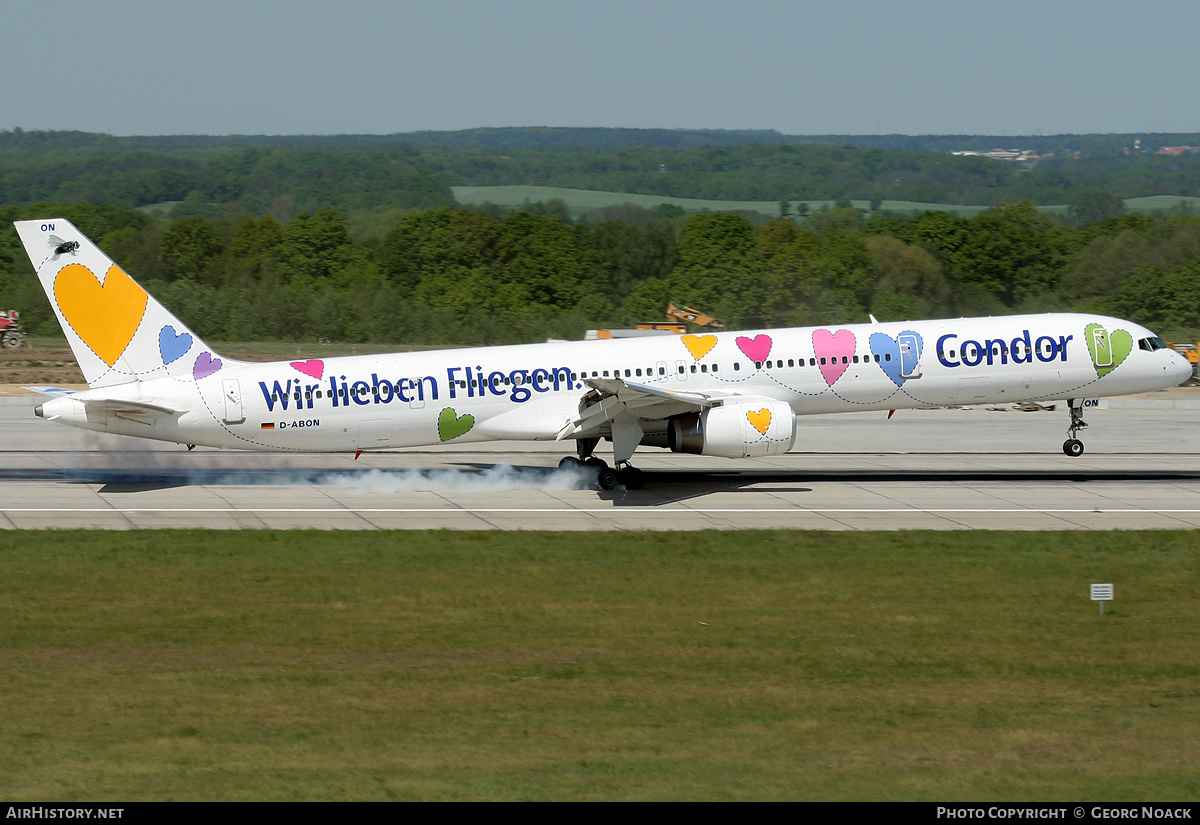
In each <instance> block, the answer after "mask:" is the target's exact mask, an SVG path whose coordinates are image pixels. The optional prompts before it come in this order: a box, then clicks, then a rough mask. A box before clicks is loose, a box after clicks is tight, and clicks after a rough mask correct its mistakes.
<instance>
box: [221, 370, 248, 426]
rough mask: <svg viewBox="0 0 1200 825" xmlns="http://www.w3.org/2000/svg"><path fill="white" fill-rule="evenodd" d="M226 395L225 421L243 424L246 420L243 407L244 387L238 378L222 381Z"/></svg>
mask: <svg viewBox="0 0 1200 825" xmlns="http://www.w3.org/2000/svg"><path fill="white" fill-rule="evenodd" d="M221 388H222V390H223V394H224V396H225V419H224V420H225V423H226V424H241V423H242V422H243V421H245V420H246V411H245V410H243V409H242V388H241V387H240V386H239V385H238V382H237V379H236V378H227V379H225V380H224V381H222V382H221Z"/></svg>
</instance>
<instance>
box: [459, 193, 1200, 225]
mask: <svg viewBox="0 0 1200 825" xmlns="http://www.w3.org/2000/svg"><path fill="white" fill-rule="evenodd" d="M451 189H452V190H453V192H454V197H455V199H457V200H458V202H459V203H462V204H467V205H475V206H478V205H479V204H483V203H494V204H497V205H499V206H521V205H522V204H524V203H536V202H538V201H546V200H549V199H550V198H561V199H562V200H564V201H566V203H567V206H568V207H570V209H571V214H572V216H574V217H575V218H579V217H581V216H583V215H584V214H586V213H587V212H589V211H591V210H592V209H598V208H600V207H604V206H616V205H617V204H622V203H636V204H637V205H638V206H642V207H644V208H646V209H652V208H654V207H655V206H658V205H659V204H660V203H669V204H673V205H675V206H678V207H680V208H682V209H686V210H687V211H689V212H700V211H705V210H707V211H709V212H720V211H732V210H738V211H747V212H761V213H762V214H764V215H769V216H772V217H774V216H776V215H778V214H779V202H778V201H720V200H699V199H695V198H664V197H658V196H655V195H630V194H625V193H622V192H599V191H594V190H590V189H561V188H558V187H553V186H453V187H451ZM852 203H853V204H854V206H856V207H858V208H859V209H868V208H870V205H871V204H870V201H852ZM1180 203H1184V204H1186V205H1187V206H1188V207H1189V208H1191V209H1194V210H1197V211H1200V198H1185V197H1179V196H1176V195H1154V196H1151V197H1146V198H1130V199H1128V200H1126V201H1125V207H1126V208H1127V209H1128V210H1130V211H1131V212H1155V211H1163V212H1165V211H1167V210H1169V209H1174V208H1177V207H1178V206H1179V204H1180ZM796 204H797V201H793V202H792V209H793V210H794V209H795V208H796ZM808 206H809V209H811V210H812V211H814V212H815V211H816V210H818V209H820V208H821V207H823V206H833V201H820V200H816V201H808ZM881 208H882V209H885V210H888V211H891V212H897V213H899V214H901V215H907V214H910V213H912V212H914V211H918V212H927V211H942V212H952V213H955V214H958V215H961V216H962V217H964V218H969V217H971V216H972V215H977V214H979V213H980V212H983V211H984V210H985V209H987V207H986V206H960V205H956V204H948V203H919V202H917V201H884V202H883V205H882V207H881ZM1039 209H1041V211H1043V212H1047V213H1051V214H1055V215H1059V216H1062V215H1065V214H1066V213H1067V207H1066V206H1042V207H1039Z"/></svg>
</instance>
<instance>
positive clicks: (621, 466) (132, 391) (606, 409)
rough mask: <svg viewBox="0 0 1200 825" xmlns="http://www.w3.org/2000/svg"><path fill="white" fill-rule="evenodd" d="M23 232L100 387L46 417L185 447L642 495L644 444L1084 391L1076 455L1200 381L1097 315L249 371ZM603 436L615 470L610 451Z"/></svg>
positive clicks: (89, 250)
mask: <svg viewBox="0 0 1200 825" xmlns="http://www.w3.org/2000/svg"><path fill="white" fill-rule="evenodd" d="M16 227H17V232H18V233H19V234H20V236H21V241H22V243H24V245H25V251H26V252H27V253H28V255H29V258H30V260H31V261H32V262H33V266H34V268H35V269H36V270H37V273H38V277H39V278H40V279H41V282H42V286H43V287H44V288H45V290H46V295H47V296H48V297H49V299H50V304H51V306H53V307H54V312H55V313H56V314H57V316H58V320H59V323H60V324H61V325H62V329H63V333H64V334H65V335H66V337H67V340H68V341H69V342H70V344H71V349H72V350H73V351H74V354H75V357H76V359H77V360H78V361H79V366H80V368H81V369H82V370H83V375H84V377H85V378H86V380H87V383H88V387H89V389H87V390H84V391H82V392H76V393H72V394H64V395H60V396H58V397H54V398H52V399H50V400H47V401H45V402H44V403H42V404H40V405H39V406H37V407H36V408H35V410H34V411H35V413H36V414H37V415H38V416H40V417H42V418H44V419H46V420H48V421H57V422H59V423H62V424H69V425H71V426H74V427H82V428H84V429H88V430H98V431H100V432H107V433H119V434H121V435H132V436H139V437H142V438H152V439H157V440H160V441H173V442H176V443H179V444H184V445H187V447H188V449H191V448H192V447H194V446H195V445H197V444H202V445H206V446H210V447H236V448H241V449H249V450H277V451H295V452H355V453H358V452H361V451H363V450H378V449H386V448H390V447H415V446H423V445H430V444H443V443H447V442H454V443H467V442H472V441H494V440H514V441H539V440H557V441H563V440H568V439H569V440H572V441H574V442H575V451H576V454H577V457H576V456H567V457H565V458H563V460H562V462H561V465H560V466H566V465H574V466H579V465H581V464H583V465H587V466H589V467H592V468H594V469H595V472H596V479H597V483H598V485H599V486H600V487H602V488H604V489H613V488H615V487H616V486H617V485H625V486H628V487H636V486H639V485H640V482H641V474H640V472H639V471H638V470H637V469H635V468H634V467H633V466H632V465H631V464H630V459H631V458H632V457H633V453H634V450H636V449H637V448H638V446H640V445H647V446H653V447H665V448H669V449H671V450H673V451H675V452H686V453H698V454H700V455H714V456H725V457H728V458H752V457H757V456H770V455H777V454H780V453H785V452H787V451H788V450H789V449H791V447H792V446H793V445H794V444H795V443H796V435H797V429H798V421H799V419H798V416H803V415H808V414H812V413H834V412H858V411H863V410H889V411H890V410H900V409H912V408H917V407H939V406H947V405H959V404H995V403H1003V402H1017V401H1044V400H1051V399H1067V400H1068V402H1069V403H1068V409H1069V411H1070V424H1069V427H1068V435H1069V438H1068V440H1067V441H1066V443H1065V444H1064V445H1063V451H1064V452H1065V453H1066V454H1067V455H1069V456H1078V455H1080V454H1082V453H1083V444H1082V442H1080V441H1079V440H1078V439H1077V438H1076V437H1075V436H1076V433H1077V432H1078V431H1079V430H1080V429H1082V428H1083V427H1086V426H1087V425H1086V424H1085V423H1084V421H1083V416H1082V413H1083V411H1084V409H1085V408H1086V407H1088V406H1093V405H1094V404H1095V403H1096V399H1098V398H1099V397H1101V396H1112V395H1126V394H1130V393H1139V392H1147V391H1150V390H1157V389H1162V388H1165V387H1171V386H1174V385H1176V384H1179V383H1181V382H1182V381H1184V380H1186V379H1187V378H1188V377H1189V376H1190V375H1191V372H1192V370H1191V365H1190V364H1189V363H1188V361H1187V360H1186V359H1184V358H1183V357H1182V356H1180V355H1179V354H1178V353H1176V352H1173V351H1172V350H1171V349H1169V348H1167V347H1166V346H1165V345H1164V344H1163V342H1162V341H1161V340H1160V339H1159V338H1158V337H1156V336H1155V335H1154V333H1152V332H1150V331H1149V330H1148V329H1145V328H1144V327H1141V326H1139V325H1137V324H1133V323H1130V322H1128V321H1122V320H1119V319H1117V318H1108V317H1104V316H1099V315H1081V314H1047V315H1018V316H1010V317H997V318H958V319H950V320H938V321H908V322H902V323H871V324H847V325H844V326H838V325H830V326H827V327H799V328H792V329H775V330H753V331H749V332H722V333H716V334H704V335H669V336H661V337H651V338H634V339H613V340H604V341H579V342H561V343H546V344H526V345H521V346H505V347H484V348H478V349H452V350H442V351H437V352H420V353H397V354H393V355H359V356H353V357H345V358H325V359H321V358H309V359H305V360H297V361H279V362H275V363H267V364H263V363H246V362H241V361H235V360H233V359H231V358H228V357H226V356H222V355H219V354H217V353H216V352H214V351H213V350H212V348H211V347H209V346H208V345H207V344H205V343H204V341H202V340H201V339H200V337H199V336H198V335H196V333H195V332H193V331H192V330H190V329H188V328H187V327H186V326H185V325H184V324H183V323H182V322H180V320H179V319H178V318H176V317H175V316H174V315H172V314H171V313H170V312H169V311H168V310H167V309H166V308H165V307H163V306H162V304H160V303H159V302H158V301H156V300H155V299H154V298H153V297H152V296H151V295H150V294H149V293H147V292H146V290H145V289H143V288H142V287H141V286H139V285H138V284H137V283H136V282H135V281H134V280H133V279H132V278H130V277H129V276H128V275H127V274H125V272H124V271H123V270H122V269H121V268H120V267H119V266H117V265H116V264H115V263H113V261H112V260H111V259H110V258H109V257H108V256H107V255H105V254H104V253H103V252H102V251H101V250H100V249H99V248H98V247H97V246H96V245H95V244H93V243H92V242H91V241H89V240H88V239H87V238H86V237H84V235H83V234H82V233H80V231H79V230H78V229H76V228H75V227H74V226H72V225H71V224H70V223H68V222H67V221H65V220H62V219H49V220H40V221H20V222H17V224H16ZM872 321H874V319H872ZM601 439H606V440H611V441H612V444H613V460H614V461H613V463H614V466H613V467H609V465H608V464H607V463H605V462H604V461H603V460H602V459H600V458H598V457H597V456H596V455H595V454H594V451H595V449H596V446H597V445H598V443H599V442H600V440H601Z"/></svg>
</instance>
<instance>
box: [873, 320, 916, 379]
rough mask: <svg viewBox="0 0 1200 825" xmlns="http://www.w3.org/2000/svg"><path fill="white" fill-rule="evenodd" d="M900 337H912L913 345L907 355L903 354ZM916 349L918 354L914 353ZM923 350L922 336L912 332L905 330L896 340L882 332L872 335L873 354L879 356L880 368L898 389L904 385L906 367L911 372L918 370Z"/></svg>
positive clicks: (910, 339)
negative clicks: (917, 366)
mask: <svg viewBox="0 0 1200 825" xmlns="http://www.w3.org/2000/svg"><path fill="white" fill-rule="evenodd" d="M900 336H911V337H910V338H909V339H908V340H909V341H911V342H912V343H910V344H909V352H908V353H907V355H905V354H904V353H902V352H901V349H900V343H899V338H900ZM914 349H915V350H916V352H913V351H912V350H914ZM922 349H923V342H922V341H921V336H920V335H918V334H917V333H915V332H912V331H911V330H905V331H904V332H902V333H900V335H898V336H896V338H892V337H891V336H890V335H884V334H883V333H882V332H872V333H871V354H872V355H878V356H879V361H878V362H877V363H878V364H879V368H880V369H881V370H883V372H884V374H885V375H887V377H888V378H890V379H892V383H893V384H895V385H896V386H897V387H899V386H902V385H903V384H904V377H903V376H904V373H905V367H906V366H907V367H909V370H908V371H909V372H911V371H912V370H914V369H915V368H916V365H917V362H918V361H920V360H921V350H922ZM889 356H890V358H889Z"/></svg>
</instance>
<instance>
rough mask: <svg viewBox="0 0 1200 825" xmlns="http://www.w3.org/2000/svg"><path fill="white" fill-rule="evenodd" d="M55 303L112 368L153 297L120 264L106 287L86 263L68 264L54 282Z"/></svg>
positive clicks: (111, 271) (106, 279)
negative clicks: (150, 297)
mask: <svg viewBox="0 0 1200 825" xmlns="http://www.w3.org/2000/svg"><path fill="white" fill-rule="evenodd" d="M54 300H55V301H57V302H58V308H59V309H60V310H62V314H63V317H64V318H66V319H67V323H68V324H70V325H71V329H73V330H75V334H76V335H78V336H79V337H80V338H81V339H83V343H85V344H87V346H88V348H89V349H91V351H92V352H94V353H96V355H98V356H100V360H101V361H103V362H104V363H106V364H108V365H109V366H110V367H111V366H112V365H113V364H115V363H117V359H118V358H120V357H121V353H123V352H124V351H125V348H126V347H128V346H129V342H130V341H132V340H133V335H134V333H136V332H137V329H138V326H139V325H140V324H141V323H142V316H143V315H144V314H145V313H146V302H147V301H148V300H149V295H147V294H146V290H144V289H142V288H141V287H140V286H138V285H137V284H136V283H134V281H133V279H132V278H130V277H129V276H128V275H126V274H125V272H124V270H122V269H121V268H120V267H119V266H117V265H116V264H113V265H112V266H110V267H109V268H108V274H107V275H105V276H104V284H103V285H101V284H100V281H99V279H97V278H96V276H95V275H93V274H92V271H91V270H90V269H88V268H87V267H86V266H84V265H83V264H67V265H66V266H64V267H63V268H62V269H61V270H59V273H58V276H57V277H56V278H55V279H54Z"/></svg>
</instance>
